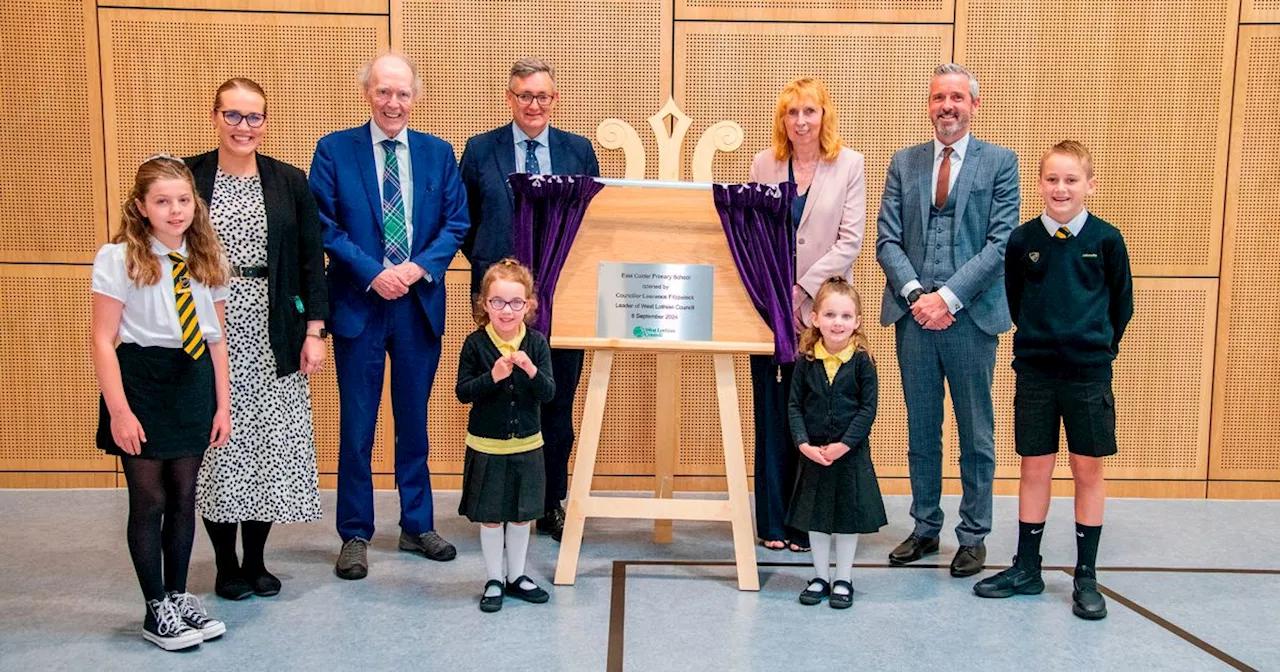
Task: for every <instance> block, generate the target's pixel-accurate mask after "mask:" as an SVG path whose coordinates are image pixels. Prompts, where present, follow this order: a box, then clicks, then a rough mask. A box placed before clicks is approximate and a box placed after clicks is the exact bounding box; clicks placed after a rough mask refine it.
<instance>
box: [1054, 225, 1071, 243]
mask: <svg viewBox="0 0 1280 672" xmlns="http://www.w3.org/2000/svg"><path fill="white" fill-rule="evenodd" d="M1053 237H1054V238H1058V239H1060V240H1066V239H1068V238H1070V237H1071V229H1068V228H1067V227H1065V226H1059V227H1058V232H1057V233H1055V234H1053Z"/></svg>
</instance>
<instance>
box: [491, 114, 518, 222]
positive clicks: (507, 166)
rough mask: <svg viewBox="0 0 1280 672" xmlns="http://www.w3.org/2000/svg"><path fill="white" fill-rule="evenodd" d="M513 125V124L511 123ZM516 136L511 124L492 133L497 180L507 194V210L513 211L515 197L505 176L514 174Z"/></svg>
mask: <svg viewBox="0 0 1280 672" xmlns="http://www.w3.org/2000/svg"><path fill="white" fill-rule="evenodd" d="M512 123H515V122H512ZM515 152H516V134H515V131H513V130H511V124H506V125H505V126H499V127H498V128H496V129H494V133H493V160H494V162H495V163H496V164H497V166H498V178H499V179H501V180H502V184H503V186H504V187H505V188H506V192H507V208H508V209H510V210H513V211H514V210H515V207H516V197H515V194H514V193H513V192H512V191H511V183H510V182H508V181H507V176H508V175H510V174H511V173H514V172H516V154H515Z"/></svg>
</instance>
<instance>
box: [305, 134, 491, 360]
mask: <svg viewBox="0 0 1280 672" xmlns="http://www.w3.org/2000/svg"><path fill="white" fill-rule="evenodd" d="M369 123H372V122H369ZM409 156H410V160H411V161H412V163H413V212H412V218H413V220H412V224H413V240H412V241H410V254H409V258H410V261H413V262H414V263H415V264H417V265H419V266H421V267H422V268H423V269H425V270H426V271H427V273H428V274H430V276H431V280H427V279H426V278H423V279H422V280H419V281H418V282H416V283H414V284H413V286H412V287H410V289H409V294H410V295H412V296H414V297H415V298H416V299H417V301H418V302H419V303H420V304H421V306H422V310H423V311H424V312H425V313H426V315H427V321H428V322H429V323H430V325H431V329H432V331H433V332H435V334H436V335H437V336H439V335H442V334H444V324H445V310H444V304H445V287H444V277H445V271H446V270H447V269H448V268H449V262H450V260H452V259H453V255H454V254H455V253H457V251H458V246H460V245H461V244H462V239H463V237H464V236H465V235H466V233H467V228H468V227H469V226H470V222H469V220H468V218H467V195H466V192H465V191H464V190H463V188H462V180H461V179H460V177H459V174H458V166H457V164H456V163H454V159H453V147H451V146H450V145H449V143H447V142H445V141H444V140H441V139H440V138H437V137H435V136H433V135H428V134H426V133H419V132H417V131H412V130H411V131H409ZM310 182H311V192H312V193H313V194H315V197H316V204H317V205H318V206H319V210H320V221H321V223H322V224H323V225H324V249H325V252H327V253H328V254H329V272H328V280H329V304H330V307H331V310H330V313H331V315H330V318H329V323H328V325H327V326H328V328H329V330H330V331H332V332H333V333H334V334H335V335H337V336H342V337H343V338H355V337H357V336H359V335H360V334H361V332H363V331H364V328H365V324H366V322H368V319H369V311H370V307H371V306H372V305H374V304H373V302H375V301H382V300H383V299H382V298H381V297H379V296H378V295H377V293H376V292H374V291H373V290H372V289H369V284H370V283H372V282H373V279H374V278H375V277H377V275H378V274H379V273H381V272H382V270H383V266H382V258H383V256H384V255H383V246H382V191H381V188H380V185H379V184H378V172H377V168H376V166H375V165H374V153H373V139H372V137H371V136H370V132H369V124H368V123H366V124H364V125H363V126H357V127H355V128H349V129H347V130H345V131H337V132H335V133H330V134H329V135H326V136H324V137H323V138H320V142H318V143H316V155H315V158H314V159H312V161H311V178H310Z"/></svg>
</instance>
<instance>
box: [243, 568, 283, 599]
mask: <svg viewBox="0 0 1280 672" xmlns="http://www.w3.org/2000/svg"><path fill="white" fill-rule="evenodd" d="M249 585H251V586H253V594H254V595H257V596H258V597H272V596H274V595H279V594H280V579H277V578H276V576H275V575H274V574H272V573H271V572H268V571H267V570H265V569H264V570H262V571H261V572H260V573H259V574H258V575H257V576H255V577H253V578H251V579H249Z"/></svg>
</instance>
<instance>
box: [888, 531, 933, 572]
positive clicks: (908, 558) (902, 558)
mask: <svg viewBox="0 0 1280 672" xmlns="http://www.w3.org/2000/svg"><path fill="white" fill-rule="evenodd" d="M937 552H938V538H937V537H922V536H920V535H918V534H916V533H915V532H912V533H911V536H909V537H907V538H906V540H905V541H903V542H902V543H901V544H898V547H897V548H895V549H893V550H892V551H889V564H891V565H905V564H907V563H911V562H915V561H916V560H919V559H920V558H923V557H924V556H926V555H932V554H934V553H937Z"/></svg>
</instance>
